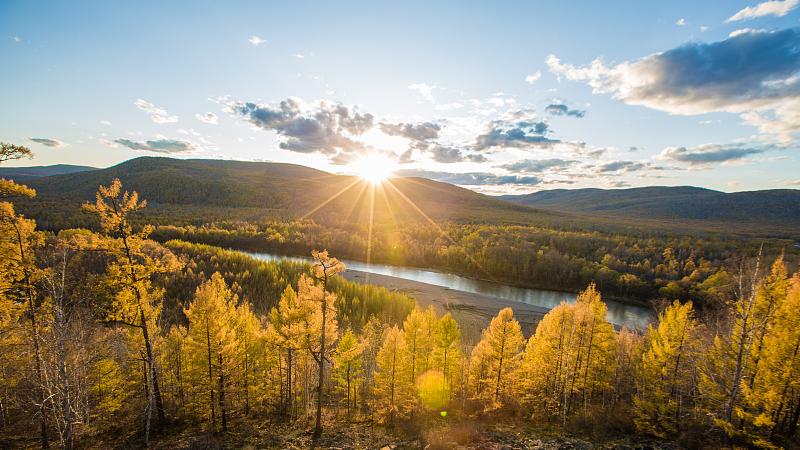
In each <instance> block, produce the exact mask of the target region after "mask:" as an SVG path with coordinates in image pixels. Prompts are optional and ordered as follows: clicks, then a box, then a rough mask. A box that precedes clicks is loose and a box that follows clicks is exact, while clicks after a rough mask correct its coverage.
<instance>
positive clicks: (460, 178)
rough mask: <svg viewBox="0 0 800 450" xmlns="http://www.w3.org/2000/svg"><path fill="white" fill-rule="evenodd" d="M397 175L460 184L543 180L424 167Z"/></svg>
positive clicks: (529, 182) (400, 171) (535, 182)
mask: <svg viewBox="0 0 800 450" xmlns="http://www.w3.org/2000/svg"><path fill="white" fill-rule="evenodd" d="M395 175H398V176H401V177H420V178H428V179H431V180H436V181H442V182H445V183H450V184H458V185H462V186H481V185H487V186H499V185H522V186H535V185H537V184H541V183H542V182H543V180H542V179H541V178H539V177H534V176H519V175H495V174H492V173H488V172H469V173H450V172H436V171H430V170H422V169H405V170H399V171H397V172H395Z"/></svg>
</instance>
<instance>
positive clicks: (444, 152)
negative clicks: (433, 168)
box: [428, 144, 464, 163]
mask: <svg viewBox="0 0 800 450" xmlns="http://www.w3.org/2000/svg"><path fill="white" fill-rule="evenodd" d="M428 152H429V153H430V154H431V158H433V160H434V161H436V162H440V163H456V162H461V161H464V154H463V153H462V152H461V150H460V149H458V148H455V147H447V146H444V145H438V144H435V145H431V146H430V147H428Z"/></svg>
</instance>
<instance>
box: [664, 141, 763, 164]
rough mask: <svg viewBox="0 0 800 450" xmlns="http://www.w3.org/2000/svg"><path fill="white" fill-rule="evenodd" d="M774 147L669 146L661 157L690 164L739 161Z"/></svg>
mask: <svg viewBox="0 0 800 450" xmlns="http://www.w3.org/2000/svg"><path fill="white" fill-rule="evenodd" d="M770 149H772V147H770V146H766V147H748V146H724V145H718V144H706V145H701V146H699V147H691V148H687V147H668V148H666V149H664V151H662V152H661V153H660V154H659V155H658V158H659V159H663V160H669V161H676V162H681V163H687V164H690V165H707V164H713V163H723V162H728V161H737V160H740V159H742V158H744V157H746V156H750V155H758V154H760V153H764V152H766V151H768V150H770Z"/></svg>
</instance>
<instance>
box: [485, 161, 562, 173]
mask: <svg viewBox="0 0 800 450" xmlns="http://www.w3.org/2000/svg"><path fill="white" fill-rule="evenodd" d="M575 163H577V161H572V160H564V159H558V158H553V159H523V160H520V161H515V162H512V163H508V164H503V165H501V166H498V167H500V168H502V169H506V170H508V171H510V172H517V173H540V172H544V171H546V170H551V169H565V168H567V167H571V166H573V165H574V164H575Z"/></svg>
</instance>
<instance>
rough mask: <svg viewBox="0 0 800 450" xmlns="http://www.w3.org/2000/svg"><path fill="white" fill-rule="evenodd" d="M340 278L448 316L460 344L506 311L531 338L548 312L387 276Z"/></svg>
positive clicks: (348, 275) (475, 337)
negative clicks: (400, 296) (401, 296)
mask: <svg viewBox="0 0 800 450" xmlns="http://www.w3.org/2000/svg"><path fill="white" fill-rule="evenodd" d="M342 276H344V278H346V279H348V280H351V281H356V282H359V283H369V284H376V285H379V286H383V287H385V288H387V289H389V290H390V291H397V292H402V293H404V294H407V295H409V296H411V297H413V298H414V299H415V300H417V302H418V303H419V305H420V306H421V307H423V308H427V307H428V306H433V307H434V309H436V312H437V313H438V314H445V313H447V312H449V313H451V314H452V315H453V318H455V319H456V321H458V323H459V325H460V326H461V333H462V339H463V340H464V343H465V344H470V345H471V344H475V343H476V342H477V341H478V340H479V339H480V333H481V330H483V329H484V328H486V326H487V325H488V324H489V321H491V319H492V317H494V316H496V315H497V313H498V312H499V311H500V310H501V309H503V308H506V307H510V308H511V309H513V310H514V316H515V317H516V318H517V320H518V321H519V323H520V325H521V326H522V331H523V332H524V333H525V336H530V335H531V334H533V332H534V331H535V330H536V324H537V323H539V320H541V318H542V317H543V316H544V315H545V314H547V311H549V309H548V308H545V307H541V306H535V305H529V304H527V303H521V302H514V301H510V300H504V299H501V298H497V297H492V296H489V295H483V294H476V293H472V292H464V291H457V290H453V289H449V288H446V287H442V286H436V285H433V284H428V283H422V282H419V281H412V280H406V279H403V278H397V277H392V276H388V275H379V274H375V273H368V272H362V271H358V270H350V269H348V270H346V271H345V272H344V273H343V274H342Z"/></svg>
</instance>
